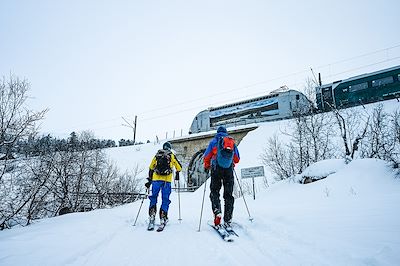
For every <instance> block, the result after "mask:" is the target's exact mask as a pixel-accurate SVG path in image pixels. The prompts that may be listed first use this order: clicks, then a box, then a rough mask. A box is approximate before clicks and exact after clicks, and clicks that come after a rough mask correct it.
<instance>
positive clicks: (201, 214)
mask: <svg viewBox="0 0 400 266" xmlns="http://www.w3.org/2000/svg"><path fill="white" fill-rule="evenodd" d="M206 188H207V178H206V181H205V182H204V192H203V201H202V203H201V212H200V222H199V230H198V231H197V232H200V227H201V218H202V216H203V206H204V197H205V195H206Z"/></svg>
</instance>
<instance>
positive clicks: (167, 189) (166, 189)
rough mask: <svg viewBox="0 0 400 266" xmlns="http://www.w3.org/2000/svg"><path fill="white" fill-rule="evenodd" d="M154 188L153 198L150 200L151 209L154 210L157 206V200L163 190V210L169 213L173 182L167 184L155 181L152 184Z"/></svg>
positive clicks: (152, 190) (152, 189)
mask: <svg viewBox="0 0 400 266" xmlns="http://www.w3.org/2000/svg"><path fill="white" fill-rule="evenodd" d="M151 184H152V188H151V196H149V199H150V207H149V208H152V207H153V206H156V205H157V198H158V193H160V190H161V199H162V202H161V209H162V210H163V211H164V212H166V213H168V208H169V204H170V203H171V201H170V200H169V196H170V195H171V182H166V181H159V180H157V181H153V182H152V183H151Z"/></svg>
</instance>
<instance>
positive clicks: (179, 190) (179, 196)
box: [177, 180, 182, 222]
mask: <svg viewBox="0 0 400 266" xmlns="http://www.w3.org/2000/svg"><path fill="white" fill-rule="evenodd" d="M177 181H178V207H179V219H178V221H179V222H181V221H182V217H181V185H180V182H179V180H177Z"/></svg>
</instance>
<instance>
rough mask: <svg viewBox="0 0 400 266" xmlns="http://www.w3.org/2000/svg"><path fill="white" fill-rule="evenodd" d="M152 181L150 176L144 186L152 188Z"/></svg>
mask: <svg viewBox="0 0 400 266" xmlns="http://www.w3.org/2000/svg"><path fill="white" fill-rule="evenodd" d="M151 182H152V180H151V179H150V178H147V182H146V184H144V186H145V187H147V188H150V186H151Z"/></svg>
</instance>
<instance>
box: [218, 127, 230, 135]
mask: <svg viewBox="0 0 400 266" xmlns="http://www.w3.org/2000/svg"><path fill="white" fill-rule="evenodd" d="M220 132H224V133H228V131H227V130H226V128H225V127H224V126H219V127H218V129H217V133H220Z"/></svg>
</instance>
